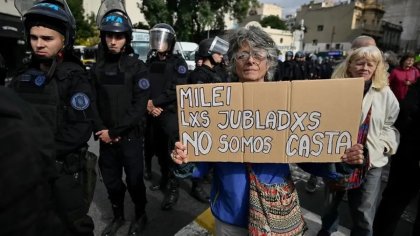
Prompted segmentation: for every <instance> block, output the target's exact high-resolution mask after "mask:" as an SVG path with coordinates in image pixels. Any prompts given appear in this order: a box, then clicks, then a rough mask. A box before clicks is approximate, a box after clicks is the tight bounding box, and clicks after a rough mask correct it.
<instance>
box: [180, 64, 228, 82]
mask: <svg viewBox="0 0 420 236" xmlns="http://www.w3.org/2000/svg"><path fill="white" fill-rule="evenodd" d="M221 82H223V81H222V78H221V77H220V75H219V74H218V73H217V71H216V70H215V69H213V68H210V67H208V66H207V65H204V64H203V65H202V66H198V67H196V68H195V69H194V71H193V72H191V73H190V74H189V76H188V83H189V84H208V83H221Z"/></svg>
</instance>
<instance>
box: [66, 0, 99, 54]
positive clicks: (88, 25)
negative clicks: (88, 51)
mask: <svg viewBox="0 0 420 236" xmlns="http://www.w3.org/2000/svg"><path fill="white" fill-rule="evenodd" d="M67 4H68V5H69V8H70V10H71V12H72V13H73V16H74V18H75V20H76V44H82V45H86V46H91V45H93V44H95V42H96V41H97V40H95V38H98V37H99V32H98V30H97V27H96V21H95V14H94V13H93V12H91V13H90V14H88V15H87V16H85V10H84V8H83V0H67Z"/></svg>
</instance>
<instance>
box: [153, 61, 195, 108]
mask: <svg viewBox="0 0 420 236" xmlns="http://www.w3.org/2000/svg"><path fill="white" fill-rule="evenodd" d="M147 67H148V69H149V73H148V79H149V81H150V85H151V93H150V99H151V100H152V102H153V105H154V106H155V107H161V108H163V110H164V111H165V110H166V111H171V112H176V110H177V103H176V86H177V85H181V84H186V83H187V72H188V66H187V63H186V62H185V60H184V59H183V58H182V57H181V56H180V55H177V54H175V55H172V54H170V55H168V56H167V58H166V60H163V61H160V60H159V59H158V58H151V59H150V60H148V63H147Z"/></svg>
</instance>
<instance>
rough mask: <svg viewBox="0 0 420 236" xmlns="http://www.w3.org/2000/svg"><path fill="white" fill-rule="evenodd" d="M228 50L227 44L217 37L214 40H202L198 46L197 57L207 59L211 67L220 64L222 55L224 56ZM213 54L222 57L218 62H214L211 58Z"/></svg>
mask: <svg viewBox="0 0 420 236" xmlns="http://www.w3.org/2000/svg"><path fill="white" fill-rule="evenodd" d="M228 50H229V43H228V42H227V41H225V40H223V39H221V38H219V37H217V36H216V37H215V38H208V39H204V40H202V41H201V42H200V44H199V45H198V55H199V56H200V57H201V58H203V59H204V58H207V59H209V60H210V63H211V64H212V65H215V64H219V63H221V62H222V58H223V55H224V54H226V53H227V51H228ZM215 53H218V54H220V55H222V58H220V61H217V62H216V61H215V58H213V54H215ZM217 60H219V59H217Z"/></svg>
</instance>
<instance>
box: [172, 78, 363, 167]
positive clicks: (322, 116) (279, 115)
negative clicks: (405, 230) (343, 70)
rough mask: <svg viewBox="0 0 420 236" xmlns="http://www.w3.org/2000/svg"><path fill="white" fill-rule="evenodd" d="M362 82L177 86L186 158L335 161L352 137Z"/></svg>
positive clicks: (230, 160)
mask: <svg viewBox="0 0 420 236" xmlns="http://www.w3.org/2000/svg"><path fill="white" fill-rule="evenodd" d="M363 84H364V82H363V79H360V78H359V79H333V80H311V81H293V82H262V83H226V84H197V85H183V86H177V97H178V118H179V128H180V137H181V141H182V142H183V143H184V144H187V150H188V157H189V160H190V161H209V162H213V161H220V162H255V163H263V162H266V163H296V162H338V161H340V157H341V156H342V155H343V153H344V150H345V149H346V147H347V146H348V145H351V144H354V143H355V142H356V140H357V131H358V126H359V123H360V117H361V104H362V97H363V94H362V93H363ZM227 117H229V118H227ZM227 119H228V120H230V121H231V122H226V120H227ZM209 140H211V141H210V142H209ZM337 143H339V144H340V145H341V148H340V145H337ZM321 146H322V149H321V148H320V147H321ZM337 146H339V148H337ZM328 147H330V148H328Z"/></svg>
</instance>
